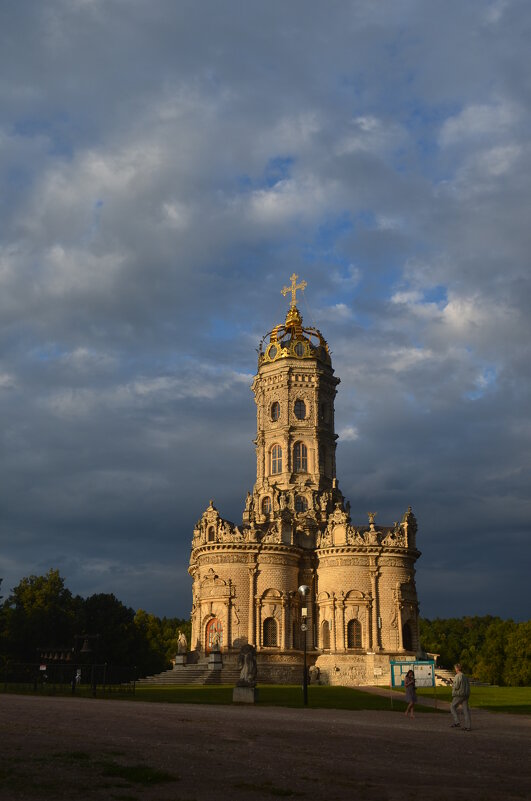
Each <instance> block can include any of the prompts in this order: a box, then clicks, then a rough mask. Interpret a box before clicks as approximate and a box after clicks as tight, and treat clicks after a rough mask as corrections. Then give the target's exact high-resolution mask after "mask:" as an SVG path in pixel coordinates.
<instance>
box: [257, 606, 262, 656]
mask: <svg viewBox="0 0 531 801" xmlns="http://www.w3.org/2000/svg"><path fill="white" fill-rule="evenodd" d="M261 647H262V599H261V598H257V599H256V650H257V651H259V650H260V649H261Z"/></svg>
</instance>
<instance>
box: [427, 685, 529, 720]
mask: <svg viewBox="0 0 531 801" xmlns="http://www.w3.org/2000/svg"><path fill="white" fill-rule="evenodd" d="M433 692H434V688H433V687H420V688H418V689H417V694H418V695H427V696H429V697H431V698H433ZM436 697H437V699H438V700H439V701H448V702H450V701H451V700H452V688H451V687H437V696H436ZM469 703H470V706H471V707H475V708H476V709H487V710H488V711H489V712H511V713H515V714H518V715H531V687H476V686H474V685H472V687H471V691H470V701H469Z"/></svg>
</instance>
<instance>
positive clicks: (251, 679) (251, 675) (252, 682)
mask: <svg viewBox="0 0 531 801" xmlns="http://www.w3.org/2000/svg"><path fill="white" fill-rule="evenodd" d="M238 668H239V669H240V678H239V679H238V681H237V682H236V687H256V674H257V669H256V649H255V647H254V645H250V644H248V643H246V644H245V645H242V647H241V648H240V653H239V655H238Z"/></svg>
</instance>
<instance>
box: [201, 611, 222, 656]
mask: <svg viewBox="0 0 531 801" xmlns="http://www.w3.org/2000/svg"><path fill="white" fill-rule="evenodd" d="M222 645H223V624H222V623H221V620H220V619H219V618H217V617H213V618H212V619H211V620H209V621H208V623H207V626H206V630H205V650H206V652H207V654H209V653H210V651H212V650H217V649H219V650H221V647H222Z"/></svg>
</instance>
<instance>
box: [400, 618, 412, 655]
mask: <svg viewBox="0 0 531 801" xmlns="http://www.w3.org/2000/svg"><path fill="white" fill-rule="evenodd" d="M402 643H403V645H404V650H405V651H412V650H413V636H412V634H411V626H410V624H409V623H404V625H403V627H402Z"/></svg>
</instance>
